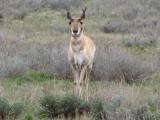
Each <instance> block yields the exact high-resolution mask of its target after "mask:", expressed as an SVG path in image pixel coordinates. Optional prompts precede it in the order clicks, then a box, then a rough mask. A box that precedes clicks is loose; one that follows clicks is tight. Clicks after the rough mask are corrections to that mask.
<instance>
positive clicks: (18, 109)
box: [0, 98, 23, 120]
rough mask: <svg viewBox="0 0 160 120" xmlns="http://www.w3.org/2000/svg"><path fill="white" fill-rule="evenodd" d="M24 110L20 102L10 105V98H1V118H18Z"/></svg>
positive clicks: (3, 119) (2, 119)
mask: <svg viewBox="0 0 160 120" xmlns="http://www.w3.org/2000/svg"><path fill="white" fill-rule="evenodd" d="M22 111H23V106H22V104H20V103H14V104H13V105H10V104H9V102H8V100H6V99H4V98H0V119H1V120H5V119H16V118H17V117H18V116H19V115H20V114H21V113H22Z"/></svg>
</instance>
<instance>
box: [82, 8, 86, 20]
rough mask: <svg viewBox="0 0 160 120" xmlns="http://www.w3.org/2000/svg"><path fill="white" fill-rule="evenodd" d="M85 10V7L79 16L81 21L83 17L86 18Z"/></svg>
mask: <svg viewBox="0 0 160 120" xmlns="http://www.w3.org/2000/svg"><path fill="white" fill-rule="evenodd" d="M86 10H87V8H86V7H85V8H84V9H82V16H81V19H85V17H86Z"/></svg>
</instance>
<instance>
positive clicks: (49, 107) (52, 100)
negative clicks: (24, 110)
mask: <svg viewBox="0 0 160 120" xmlns="http://www.w3.org/2000/svg"><path fill="white" fill-rule="evenodd" d="M40 105H41V108H42V109H41V110H40V114H41V115H42V116H44V117H49V118H55V117H58V116H61V115H64V117H66V118H68V117H71V118H73V117H75V116H76V112H77V113H78V114H79V115H81V114H83V113H84V112H89V109H90V105H89V103H88V102H86V101H84V100H82V99H79V98H77V97H75V96H72V95H69V96H63V97H62V96H45V97H43V98H42V99H41V101H40Z"/></svg>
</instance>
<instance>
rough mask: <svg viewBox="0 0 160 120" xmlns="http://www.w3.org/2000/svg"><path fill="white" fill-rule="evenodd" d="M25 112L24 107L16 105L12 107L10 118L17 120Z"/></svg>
mask: <svg viewBox="0 0 160 120" xmlns="http://www.w3.org/2000/svg"><path fill="white" fill-rule="evenodd" d="M22 111H23V105H22V104H20V103H14V104H13V105H11V106H10V112H9V116H10V118H13V119H16V118H17V117H18V116H19V115H20V114H21V113H22Z"/></svg>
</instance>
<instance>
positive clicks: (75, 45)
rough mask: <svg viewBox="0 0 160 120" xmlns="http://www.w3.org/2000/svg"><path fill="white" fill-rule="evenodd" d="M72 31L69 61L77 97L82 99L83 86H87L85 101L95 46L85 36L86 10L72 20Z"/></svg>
mask: <svg viewBox="0 0 160 120" xmlns="http://www.w3.org/2000/svg"><path fill="white" fill-rule="evenodd" d="M68 18H69V19H70V29H71V33H72V35H71V40H70V44H69V50H68V60H69V63H70V65H71V67H72V71H73V75H74V84H75V89H74V91H75V95H76V96H78V97H82V92H83V91H82V90H83V86H85V87H86V88H85V91H84V92H85V93H86V95H85V99H88V85H89V74H90V72H91V69H92V64H93V59H94V54H95V50H96V47H95V44H94V42H93V41H92V39H91V38H89V37H87V36H85V35H84V34H83V26H82V20H83V19H84V18H85V10H83V14H82V17H81V18H71V16H70V14H69V13H68Z"/></svg>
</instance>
